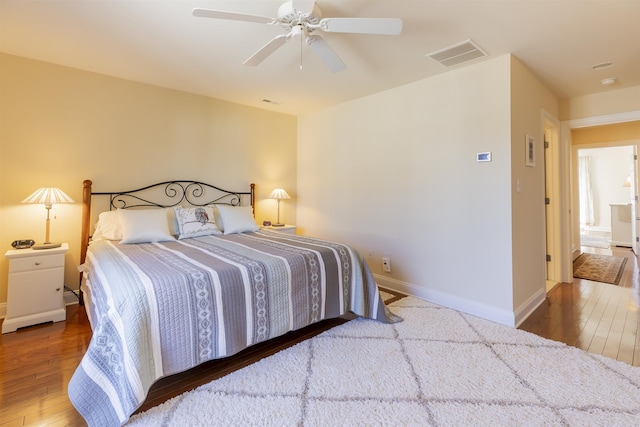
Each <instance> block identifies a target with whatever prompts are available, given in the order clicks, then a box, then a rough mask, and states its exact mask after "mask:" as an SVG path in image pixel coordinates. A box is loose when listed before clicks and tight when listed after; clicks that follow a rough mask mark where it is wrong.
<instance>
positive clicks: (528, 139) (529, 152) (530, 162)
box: [524, 135, 536, 167]
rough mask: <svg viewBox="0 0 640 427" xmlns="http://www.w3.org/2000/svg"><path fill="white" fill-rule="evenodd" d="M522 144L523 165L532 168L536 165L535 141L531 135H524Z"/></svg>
mask: <svg viewBox="0 0 640 427" xmlns="http://www.w3.org/2000/svg"><path fill="white" fill-rule="evenodd" d="M524 142H525V146H524V150H525V155H526V158H525V165H527V166H531V167H533V166H535V165H536V140H535V139H534V138H533V137H532V136H531V135H526V136H525V141H524Z"/></svg>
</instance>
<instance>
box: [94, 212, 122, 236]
mask: <svg viewBox="0 0 640 427" xmlns="http://www.w3.org/2000/svg"><path fill="white" fill-rule="evenodd" d="M91 240H122V225H121V224H120V215H119V214H118V211H106V212H102V213H101V214H100V215H98V222H97V223H96V230H95V231H94V232H93V236H91Z"/></svg>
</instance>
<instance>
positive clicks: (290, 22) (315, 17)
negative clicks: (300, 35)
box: [278, 1, 322, 31]
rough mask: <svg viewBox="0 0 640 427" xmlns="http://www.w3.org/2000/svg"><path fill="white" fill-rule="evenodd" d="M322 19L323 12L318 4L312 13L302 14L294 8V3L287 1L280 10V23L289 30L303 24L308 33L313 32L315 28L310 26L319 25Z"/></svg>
mask: <svg viewBox="0 0 640 427" xmlns="http://www.w3.org/2000/svg"><path fill="white" fill-rule="evenodd" d="M320 19H322V11H321V10H320V7H318V5H317V4H314V6H313V11H312V12H311V13H302V12H299V11H297V10H296V9H294V8H293V2H291V1H287V2H285V3H282V4H281V5H280V7H279V8H278V21H279V22H280V24H281V25H282V26H283V27H284V28H285V29H287V30H289V29H291V28H293V27H295V26H296V25H300V24H303V25H304V26H305V27H306V28H307V30H308V31H313V27H312V28H309V27H308V25H318V24H319V23H320Z"/></svg>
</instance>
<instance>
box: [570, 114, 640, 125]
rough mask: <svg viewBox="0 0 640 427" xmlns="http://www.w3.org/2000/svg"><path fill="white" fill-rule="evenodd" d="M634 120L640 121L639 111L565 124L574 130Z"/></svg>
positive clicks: (587, 118)
mask: <svg viewBox="0 0 640 427" xmlns="http://www.w3.org/2000/svg"><path fill="white" fill-rule="evenodd" d="M636 120H640V111H627V112H625V113H616V114H607V115H605V116H593V117H585V118H582V119H573V120H567V121H566V123H567V124H568V125H569V129H576V128H584V127H589V126H599V125H609V124H613V123H624V122H634V121H636Z"/></svg>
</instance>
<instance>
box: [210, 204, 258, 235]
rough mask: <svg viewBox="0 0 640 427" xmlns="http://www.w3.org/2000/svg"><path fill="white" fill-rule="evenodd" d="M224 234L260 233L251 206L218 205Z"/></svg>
mask: <svg viewBox="0 0 640 427" xmlns="http://www.w3.org/2000/svg"><path fill="white" fill-rule="evenodd" d="M216 207H217V208H218V215H219V216H220V221H221V222H222V229H223V230H224V234H234V233H245V232H248V231H258V230H259V229H260V228H259V227H258V224H256V221H255V219H253V208H252V207H251V206H227V205H216Z"/></svg>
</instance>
